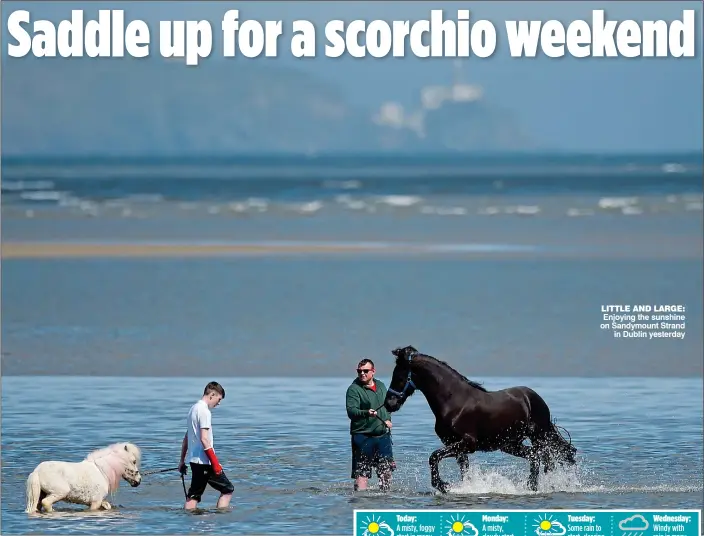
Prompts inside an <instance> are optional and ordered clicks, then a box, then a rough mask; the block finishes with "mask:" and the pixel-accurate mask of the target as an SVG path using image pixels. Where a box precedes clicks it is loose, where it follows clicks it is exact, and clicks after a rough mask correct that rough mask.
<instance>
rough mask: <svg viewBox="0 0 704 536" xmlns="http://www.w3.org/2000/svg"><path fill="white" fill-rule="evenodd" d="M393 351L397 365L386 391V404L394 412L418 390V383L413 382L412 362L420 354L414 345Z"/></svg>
mask: <svg viewBox="0 0 704 536" xmlns="http://www.w3.org/2000/svg"><path fill="white" fill-rule="evenodd" d="M391 353H392V354H393V355H395V356H396V366H395V367H394V371H393V373H392V374H391V383H390V384H389V387H388V389H387V391H386V399H385V400H384V406H385V407H386V409H387V410H389V411H390V412H391V413H393V412H394V411H398V410H400V409H401V406H403V403H404V402H405V401H406V399H407V398H408V397H409V396H411V395H412V394H413V393H414V392H415V390H416V385H415V383H413V372H412V370H411V362H412V361H413V358H414V357H415V356H416V355H418V350H416V349H415V348H413V346H406V347H405V348H396V349H395V350H392V351H391Z"/></svg>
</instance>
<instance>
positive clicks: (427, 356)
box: [418, 353, 489, 393]
mask: <svg viewBox="0 0 704 536" xmlns="http://www.w3.org/2000/svg"><path fill="white" fill-rule="evenodd" d="M418 355H419V356H423V357H426V358H428V359H429V360H431V361H434V362H436V363H437V364H439V365H441V366H442V367H443V368H444V369H445V370H447V371H448V372H450V373H451V374H453V375H454V376H457V378H459V379H461V380H463V381H465V382H466V383H468V384H469V385H471V386H472V387H474V388H475V389H479V390H480V391H482V392H484V393H488V392H489V391H487V389H486V387H484V386H483V385H482V384H481V383H477V382H475V381H472V380H470V379H469V378H467V377H466V376H464V375H462V374H460V373H459V372H457V371H456V370H455V369H453V368H452V367H451V366H450V365H448V364H447V363H446V362H445V361H441V360H440V359H438V358H437V357H433V356H432V355H428V354H421V353H418Z"/></svg>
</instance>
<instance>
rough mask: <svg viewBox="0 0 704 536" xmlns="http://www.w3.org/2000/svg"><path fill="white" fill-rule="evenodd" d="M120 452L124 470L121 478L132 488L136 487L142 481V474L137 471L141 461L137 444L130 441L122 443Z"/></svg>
mask: <svg viewBox="0 0 704 536" xmlns="http://www.w3.org/2000/svg"><path fill="white" fill-rule="evenodd" d="M119 452H120V456H121V457H122V459H123V460H124V470H123V471H122V478H123V479H124V480H125V482H127V483H128V484H129V485H130V486H132V487H133V488H136V487H137V486H139V485H140V484H141V483H142V475H141V473H140V472H139V466H140V465H141V463H142V453H141V451H140V450H139V447H137V445H133V444H132V443H124V444H123V448H122V450H121V451H119Z"/></svg>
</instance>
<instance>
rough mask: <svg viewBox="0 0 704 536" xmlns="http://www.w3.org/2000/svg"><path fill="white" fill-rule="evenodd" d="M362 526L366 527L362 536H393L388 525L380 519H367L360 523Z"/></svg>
mask: <svg viewBox="0 0 704 536" xmlns="http://www.w3.org/2000/svg"><path fill="white" fill-rule="evenodd" d="M362 526H366V527H367V528H366V529H365V530H364V533H363V536H371V535H376V534H378V536H393V531H392V530H391V527H390V526H389V525H388V523H385V522H384V521H382V520H381V518H380V517H374V516H372V517H367V518H366V519H365V520H364V522H363V523H362Z"/></svg>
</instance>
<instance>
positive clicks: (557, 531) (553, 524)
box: [535, 516, 567, 536]
mask: <svg viewBox="0 0 704 536" xmlns="http://www.w3.org/2000/svg"><path fill="white" fill-rule="evenodd" d="M565 532H567V531H566V530H565V526H564V525H563V524H562V523H560V522H559V521H556V520H554V519H553V517H552V516H542V517H540V516H538V518H537V519H536V520H535V533H536V534H537V535H538V536H548V535H550V536H563V535H564V534H565Z"/></svg>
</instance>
